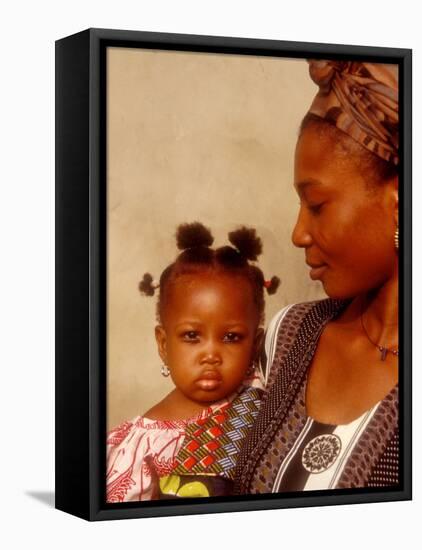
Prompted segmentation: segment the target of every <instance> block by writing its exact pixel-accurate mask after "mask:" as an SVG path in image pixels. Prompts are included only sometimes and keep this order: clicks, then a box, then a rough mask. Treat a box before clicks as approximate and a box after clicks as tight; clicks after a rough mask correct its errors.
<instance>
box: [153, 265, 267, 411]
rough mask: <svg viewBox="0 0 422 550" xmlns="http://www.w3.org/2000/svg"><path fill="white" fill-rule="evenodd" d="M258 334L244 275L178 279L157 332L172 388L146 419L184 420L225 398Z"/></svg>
mask: <svg viewBox="0 0 422 550" xmlns="http://www.w3.org/2000/svg"><path fill="white" fill-rule="evenodd" d="M262 333H263V331H262V329H261V328H259V312H258V311H257V308H256V305H255V303H254V300H253V293H252V288H251V284H250V282H249V281H248V280H247V279H246V278H245V277H239V276H233V275H227V274H224V273H215V272H204V273H200V274H195V275H182V276H180V277H179V278H178V279H176V282H175V283H174V285H172V286H171V290H170V292H169V293H168V295H167V300H166V303H165V304H164V308H163V311H162V319H161V324H160V325H158V326H157V327H156V329H155V337H156V340H157V346H158V352H159V354H160V357H161V359H162V361H163V362H164V363H165V364H166V365H167V366H168V368H169V370H170V375H171V377H172V380H173V382H174V384H175V386H176V387H175V389H174V390H173V391H171V392H170V393H169V394H168V395H167V396H166V397H165V398H164V399H163V400H162V401H160V402H159V403H158V404H157V405H155V406H154V407H152V408H151V409H150V410H149V411H147V412H146V413H145V416H146V417H147V418H152V419H156V420H180V419H186V418H190V417H192V416H195V415H197V414H198V413H200V412H201V411H202V410H204V409H205V408H207V407H208V406H209V405H211V404H213V403H216V402H217V401H219V400H221V399H223V398H225V397H228V396H229V395H230V394H232V393H233V392H235V391H236V390H237V389H238V388H239V386H240V384H241V383H242V381H243V380H244V378H245V377H246V376H247V371H248V369H249V368H250V366H251V364H252V363H253V360H254V358H255V357H256V354H257V352H258V349H259V346H260V343H261V340H262Z"/></svg>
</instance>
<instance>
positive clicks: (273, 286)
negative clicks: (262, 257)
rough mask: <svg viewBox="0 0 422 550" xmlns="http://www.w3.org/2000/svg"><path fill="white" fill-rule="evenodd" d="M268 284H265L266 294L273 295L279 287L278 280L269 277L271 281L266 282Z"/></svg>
mask: <svg viewBox="0 0 422 550" xmlns="http://www.w3.org/2000/svg"><path fill="white" fill-rule="evenodd" d="M268 283H269V284H265V288H266V289H267V292H268V294H275V293H276V292H277V289H278V287H279V286H280V279H279V278H278V277H277V276H276V275H274V277H271V280H270V281H268Z"/></svg>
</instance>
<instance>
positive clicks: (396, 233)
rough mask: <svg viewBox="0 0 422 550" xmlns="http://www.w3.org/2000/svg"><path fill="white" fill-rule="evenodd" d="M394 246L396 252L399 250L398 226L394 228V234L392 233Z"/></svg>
mask: <svg viewBox="0 0 422 550" xmlns="http://www.w3.org/2000/svg"><path fill="white" fill-rule="evenodd" d="M394 246H395V247H396V250H398V249H399V226H397V227H396V232H395V233H394Z"/></svg>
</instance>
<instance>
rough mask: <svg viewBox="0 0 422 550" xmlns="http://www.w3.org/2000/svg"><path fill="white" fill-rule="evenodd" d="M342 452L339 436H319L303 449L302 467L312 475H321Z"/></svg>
mask: <svg viewBox="0 0 422 550" xmlns="http://www.w3.org/2000/svg"><path fill="white" fill-rule="evenodd" d="M340 450H341V439H340V438H339V437H338V436H337V435H334V434H330V435H319V436H317V437H314V438H313V439H311V441H309V443H308V444H307V445H306V447H305V448H304V449H303V453H302V465H303V467H304V468H305V470H307V471H308V472H310V473H311V474H320V473H321V472H325V470H328V468H329V467H330V466H332V465H333V464H334V462H335V461H336V459H337V457H338V455H339V454H340Z"/></svg>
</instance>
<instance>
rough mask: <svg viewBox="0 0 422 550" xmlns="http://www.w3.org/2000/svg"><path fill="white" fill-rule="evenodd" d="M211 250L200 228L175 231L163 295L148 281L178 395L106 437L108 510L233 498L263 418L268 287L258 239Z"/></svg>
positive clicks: (166, 366)
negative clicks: (239, 464) (248, 441)
mask: <svg viewBox="0 0 422 550" xmlns="http://www.w3.org/2000/svg"><path fill="white" fill-rule="evenodd" d="M229 241H230V242H231V244H232V246H224V247H221V248H218V249H216V250H214V249H212V248H210V247H211V245H212V243H213V237H212V235H211V233H210V232H209V230H208V229H206V228H205V227H204V226H203V225H201V224H199V223H193V224H184V225H181V226H179V228H178V231H177V245H178V248H179V249H181V250H182V252H181V253H180V254H179V256H178V257H177V258H176V260H175V261H174V262H173V263H172V264H170V265H169V266H168V267H167V268H166V269H165V270H164V271H163V273H162V275H161V277H160V282H159V285H154V284H153V280H152V277H151V275H150V274H148V273H147V274H145V275H144V278H143V280H142V281H141V283H140V291H141V292H142V293H143V294H146V295H149V296H152V295H153V294H154V291H155V289H156V288H157V287H159V298H158V304H157V317H158V322H159V324H158V326H157V327H156V328H155V337H156V341H157V346H158V352H159V354H160V357H161V359H162V361H163V366H162V368H161V374H162V375H163V376H169V375H170V376H171V378H172V380H173V382H174V385H175V388H174V390H173V391H171V392H170V393H169V394H168V395H167V396H166V397H165V398H164V399H163V400H162V401H160V402H159V403H158V404H156V405H155V406H153V407H152V408H151V409H150V410H149V411H147V412H146V413H145V414H144V415H143V416H138V417H136V418H134V419H133V420H131V421H129V422H124V423H123V424H121V425H120V426H118V427H117V428H115V429H114V430H112V431H111V432H110V433H109V434H108V437H107V475H106V483H107V502H123V501H131V500H132V501H136V500H151V499H158V498H178V497H205V496H221V495H226V494H229V493H230V491H231V486H232V480H233V477H234V468H235V465H236V458H237V454H238V451H239V449H240V447H241V444H242V442H243V440H244V438H245V436H246V433H247V431H248V429H249V428H250V427H251V425H252V423H253V421H254V419H255V417H256V416H257V413H258V409H259V405H260V398H261V395H262V385H261V384H260V382H259V376H258V374H257V369H255V362H256V359H257V354H258V352H259V348H260V344H261V339H262V333H263V329H262V328H261V325H262V323H263V317H264V293H263V289H264V287H265V288H266V289H267V292H268V293H269V294H272V293H274V292H275V291H276V289H277V287H278V284H279V279H278V278H277V277H273V278H272V279H271V281H265V280H264V276H263V274H262V271H261V270H260V269H259V268H258V267H256V266H255V265H253V264H251V263H250V261H255V260H256V259H257V257H258V255H259V254H260V253H261V252H262V244H261V240H260V239H259V238H258V237H257V236H256V232H255V230H254V229H248V228H245V227H243V228H241V229H239V230H237V231H234V232H232V233H230V234H229Z"/></svg>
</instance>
